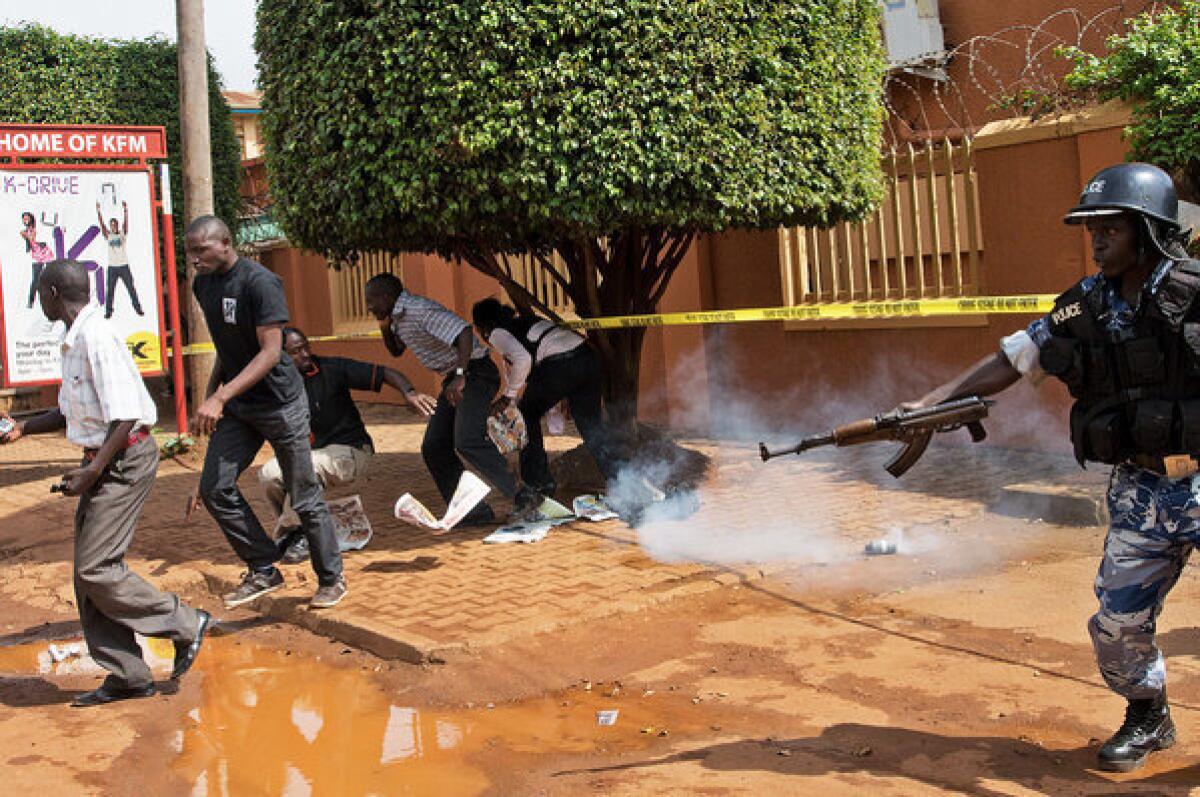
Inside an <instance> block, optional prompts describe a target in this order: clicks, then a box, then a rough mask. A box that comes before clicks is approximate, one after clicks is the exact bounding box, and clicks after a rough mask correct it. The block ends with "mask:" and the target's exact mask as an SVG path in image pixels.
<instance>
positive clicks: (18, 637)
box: [0, 620, 83, 648]
mask: <svg viewBox="0 0 1200 797" xmlns="http://www.w3.org/2000/svg"><path fill="white" fill-rule="evenodd" d="M79 636H83V626H81V625H80V624H79V621H78V620H63V621H61V622H57V623H38V624H37V625H31V626H29V627H28V628H25V629H24V630H22V631H13V632H12V633H8V634H5V635H3V636H0V648H3V647H8V646H9V645H20V644H23V643H26V642H37V641H45V642H53V641H55V640H59V639H71V638H74V637H79Z"/></svg>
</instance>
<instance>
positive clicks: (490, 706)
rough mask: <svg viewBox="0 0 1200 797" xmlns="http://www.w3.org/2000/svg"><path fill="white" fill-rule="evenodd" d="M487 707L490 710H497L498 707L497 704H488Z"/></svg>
mask: <svg viewBox="0 0 1200 797" xmlns="http://www.w3.org/2000/svg"><path fill="white" fill-rule="evenodd" d="M487 707H488V708H489V709H492V708H495V707H496V704H495V703H488V704H487Z"/></svg>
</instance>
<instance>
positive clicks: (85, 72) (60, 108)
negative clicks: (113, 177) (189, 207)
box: [0, 25, 242, 271]
mask: <svg viewBox="0 0 1200 797" xmlns="http://www.w3.org/2000/svg"><path fill="white" fill-rule="evenodd" d="M0 85H3V86H4V91H2V92H0V121H3V122H12V123H26V124H111V125H162V126H164V127H165V128H166V131H167V152H168V155H169V164H170V169H171V185H172V186H173V189H174V191H175V192H176V194H177V195H179V194H180V193H181V192H182V190H183V179H182V167H183V156H182V152H181V148H180V144H179V81H178V60H177V55H176V50H175V45H173V44H171V43H170V42H167V41H165V40H163V39H145V40H142V41H105V40H101V39H93V38H87V37H81V36H70V35H63V34H59V33H56V32H54V31H52V30H50V29H49V28H44V27H40V26H37V25H26V26H22V27H16V28H0ZM208 85H209V96H208V104H209V118H210V120H211V121H210V125H211V133H212V149H213V154H212V158H213V199H214V204H215V206H216V212H217V214H218V215H219V216H221V217H222V218H224V219H226V220H227V221H229V222H230V224H231V225H233V224H235V223H236V222H237V218H238V213H239V212H240V210H241V204H242V201H241V197H240V195H239V194H238V183H239V181H240V180H241V147H240V146H239V144H238V141H237V137H236V136H235V135H234V132H233V118H232V117H231V116H230V113H229V105H228V103H226V102H225V98H224V97H222V96H221V83H220V77H219V76H218V75H217V72H216V70H215V69H214V68H213V67H212V64H211V61H210V63H209V70H208ZM176 207H181V203H179V202H177V203H176ZM175 240H176V242H177V244H178V247H179V251H178V252H177V253H176V254H177V257H178V264H179V269H180V271H182V270H183V259H182V258H183V256H182V245H183V213H182V212H180V213H177V214H176V215H175Z"/></svg>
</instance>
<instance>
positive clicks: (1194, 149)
mask: <svg viewBox="0 0 1200 797" xmlns="http://www.w3.org/2000/svg"><path fill="white" fill-rule="evenodd" d="M1067 55H1069V56H1070V57H1071V58H1072V60H1074V62H1075V68H1074V70H1073V71H1072V72H1071V74H1070V75H1068V76H1067V84H1068V85H1069V86H1071V87H1072V88H1075V89H1078V90H1091V91H1095V92H1097V94H1098V96H1099V98H1100V99H1102V100H1110V99H1120V100H1125V101H1126V102H1130V103H1132V104H1133V106H1134V111H1133V124H1132V125H1130V126H1129V127H1128V128H1127V130H1126V134H1127V136H1128V139H1129V143H1130V147H1131V150H1132V152H1131V154H1132V156H1133V157H1134V158H1136V159H1138V160H1143V161H1147V162H1149V163H1153V164H1156V165H1157V166H1160V167H1162V168H1164V169H1166V170H1167V171H1169V172H1172V173H1173V174H1175V175H1176V178H1177V179H1178V180H1180V182H1181V183H1183V187H1184V188H1185V193H1191V194H1192V195H1193V196H1195V195H1196V192H1197V191H1198V190H1200V0H1182V2H1180V4H1179V7H1178V8H1177V9H1176V8H1170V7H1167V8H1164V9H1162V10H1161V11H1159V12H1158V13H1153V14H1151V13H1147V14H1143V15H1140V16H1138V17H1135V18H1134V19H1133V20H1132V21H1131V24H1130V29H1129V32H1128V33H1127V34H1125V35H1123V36H1114V37H1112V38H1110V39H1109V40H1108V52H1107V54H1105V55H1103V56H1096V55H1090V54H1088V53H1085V52H1082V51H1080V50H1071V51H1068V52H1067Z"/></svg>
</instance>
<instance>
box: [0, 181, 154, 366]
mask: <svg viewBox="0 0 1200 797" xmlns="http://www.w3.org/2000/svg"><path fill="white" fill-rule="evenodd" d="M60 258H68V259H74V260H79V261H81V262H82V263H83V264H84V266H85V267H86V268H87V270H88V272H89V273H90V275H91V280H90V285H91V291H92V302H93V303H94V304H96V305H98V306H99V307H100V308H101V310H102V312H103V314H104V315H105V316H106V317H107V318H108V320H109V323H111V324H112V325H113V326H114V327H115V328H116V330H117V333H118V334H119V335H120V336H121V338H122V339H123V340H124V341H125V343H126V345H128V346H129V350H130V352H131V353H132V354H133V357H134V361H135V362H136V363H137V364H138V368H139V369H140V370H141V371H142V373H143V374H158V373H161V372H162V350H161V345H160V341H161V337H160V329H161V325H160V319H159V309H160V308H159V298H160V297H159V287H158V286H159V270H158V264H157V261H156V250H155V227H154V204H153V202H152V201H151V197H150V179H149V173H148V172H146V171H116V170H113V171H88V170H79V171H75V170H71V171H67V170H60V169H45V170H40V169H36V168H34V169H13V168H8V169H5V168H0V299H2V302H3V304H2V309H3V323H2V325H0V332H2V337H3V342H4V351H3V369H4V373H3V382H4V384H6V385H31V384H46V383H53V382H57V381H58V379H59V375H60V369H59V357H60V353H61V352H60V342H61V340H62V335H63V328H62V324H61V323H56V324H52V323H50V321H49V320H48V319H47V318H46V316H45V315H44V314H43V313H42V308H41V305H40V303H39V302H38V299H37V293H36V290H35V287H36V284H37V278H38V276H39V275H40V274H41V271H42V269H43V268H44V267H45V264H46V263H47V262H49V261H51V260H56V259H60Z"/></svg>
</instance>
